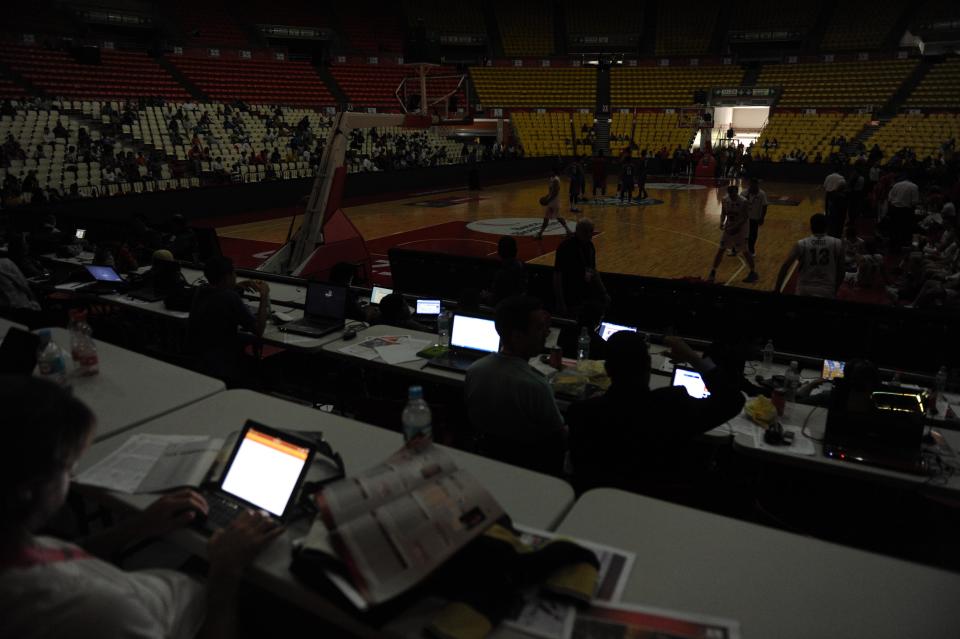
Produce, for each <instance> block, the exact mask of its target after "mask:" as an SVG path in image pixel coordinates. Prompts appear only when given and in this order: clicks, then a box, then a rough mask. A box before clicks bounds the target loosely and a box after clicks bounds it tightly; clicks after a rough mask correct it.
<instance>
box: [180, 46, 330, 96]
mask: <svg viewBox="0 0 960 639" xmlns="http://www.w3.org/2000/svg"><path fill="white" fill-rule="evenodd" d="M223 55H224V56H226V55H228V54H227V52H223ZM269 55H270V54H269V52H258V56H262V57H256V58H253V59H250V60H242V59H239V57H237V56H236V53H235V52H233V58H232V59H225V58H224V57H221V58H211V57H204V56H190V55H183V56H178V55H172V56H169V57H168V60H169V61H170V62H171V63H172V64H173V65H174V66H175V67H176V68H177V69H179V70H180V72H181V73H183V74H184V75H185V76H186V77H187V78H188V79H189V80H190V81H191V82H193V83H194V84H195V85H197V87H199V88H200V90H202V91H203V92H204V93H206V94H207V95H208V96H210V98H211V99H213V100H217V101H223V102H229V101H233V100H243V101H245V102H252V103H268V104H279V103H282V104H289V105H297V106H313V107H321V106H333V105H334V104H335V103H336V100H334V98H333V96H332V95H331V94H330V90H329V89H327V87H326V85H325V84H324V83H323V80H321V79H320V77H319V76H318V75H317V72H316V70H314V68H313V67H312V66H311V65H310V63H308V62H299V61H290V60H275V59H271V58H270V57H268V56H269Z"/></svg>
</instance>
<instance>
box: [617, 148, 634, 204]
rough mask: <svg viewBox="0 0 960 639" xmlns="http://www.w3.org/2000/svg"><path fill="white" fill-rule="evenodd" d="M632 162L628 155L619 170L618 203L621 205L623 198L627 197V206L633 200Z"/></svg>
mask: <svg viewBox="0 0 960 639" xmlns="http://www.w3.org/2000/svg"><path fill="white" fill-rule="evenodd" d="M634 171H635V169H634V167H633V160H632V159H631V157H630V156H629V155H628V156H627V157H626V158H624V160H623V167H622V168H621V169H620V203H621V204H623V196H624V194H626V196H627V204H630V201H631V200H632V199H633V178H634Z"/></svg>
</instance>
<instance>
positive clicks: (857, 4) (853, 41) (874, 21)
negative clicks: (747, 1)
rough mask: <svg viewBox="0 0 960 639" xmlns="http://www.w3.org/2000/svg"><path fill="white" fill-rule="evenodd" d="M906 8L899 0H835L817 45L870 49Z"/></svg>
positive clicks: (828, 48) (879, 42)
mask: <svg viewBox="0 0 960 639" xmlns="http://www.w3.org/2000/svg"><path fill="white" fill-rule="evenodd" d="M777 10H778V11H779V5H778V6H777ZM905 10H906V6H905V5H904V4H901V3H899V2H874V1H873V0H844V1H843V2H838V3H837V4H836V8H835V9H834V12H833V16H832V17H831V20H830V23H829V25H828V26H827V31H826V33H824V35H823V40H822V41H821V42H820V48H821V49H823V50H824V51H869V50H871V49H877V48H880V47H881V46H882V45H883V43H884V41H885V40H886V39H887V38H888V37H889V35H890V32H891V31H892V30H893V28H894V26H895V25H896V23H897V21H898V20H899V19H900V17H901V16H902V15H903V12H904V11H905Z"/></svg>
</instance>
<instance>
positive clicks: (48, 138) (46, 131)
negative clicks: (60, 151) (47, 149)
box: [43, 126, 57, 144]
mask: <svg viewBox="0 0 960 639" xmlns="http://www.w3.org/2000/svg"><path fill="white" fill-rule="evenodd" d="M56 139H57V137H56V136H55V135H54V134H53V131H51V130H50V127H48V126H45V127H43V143H44V144H53V143H54V141H55V140H56Z"/></svg>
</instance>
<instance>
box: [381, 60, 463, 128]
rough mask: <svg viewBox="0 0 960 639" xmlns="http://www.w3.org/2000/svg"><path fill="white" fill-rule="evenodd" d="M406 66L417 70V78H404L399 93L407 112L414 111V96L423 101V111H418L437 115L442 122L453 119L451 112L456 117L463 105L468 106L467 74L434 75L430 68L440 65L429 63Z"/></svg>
mask: <svg viewBox="0 0 960 639" xmlns="http://www.w3.org/2000/svg"><path fill="white" fill-rule="evenodd" d="M403 66H405V67H413V68H414V69H416V70H417V75H415V76H409V77H406V78H403V79H402V80H401V81H400V84H399V86H397V90H396V92H395V95H396V96H397V101H398V102H399V103H400V108H401V109H402V110H403V112H404V113H410V112H411V108H410V105H411V103H412V102H411V99H412V98H414V97H416V98H418V99H419V105H418V106H419V108H418V109H414V110H415V111H418V112H419V113H421V114H423V115H436V116H438V117H439V119H441V120H449V119H450V116H451V111H453V115H454V116H456V115H457V112H458V111H459V109H460V105H461V104H462V105H464V106H466V95H465V93H464V87H465V86H466V81H467V75H466V74H460V75H457V74H446V75H441V74H431V73H430V69H431V68H434V67H436V68H439V67H440V65H439V64H432V63H428V62H422V63H421V62H417V63H408V64H404V65H403ZM451 103H453V104H451ZM451 106H453V107H454V108H453V109H451ZM454 119H456V117H455V118H454ZM461 119H462V118H461Z"/></svg>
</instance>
